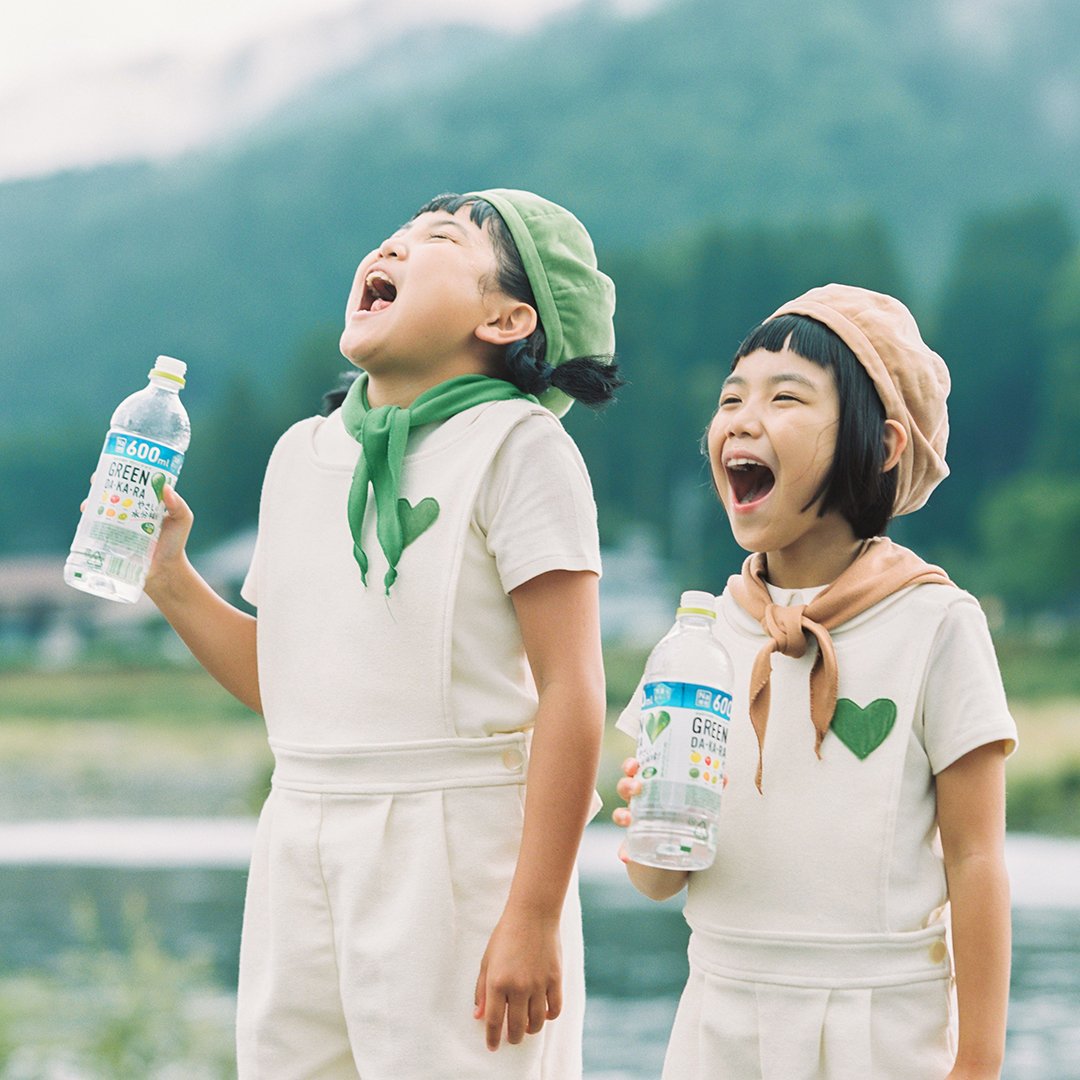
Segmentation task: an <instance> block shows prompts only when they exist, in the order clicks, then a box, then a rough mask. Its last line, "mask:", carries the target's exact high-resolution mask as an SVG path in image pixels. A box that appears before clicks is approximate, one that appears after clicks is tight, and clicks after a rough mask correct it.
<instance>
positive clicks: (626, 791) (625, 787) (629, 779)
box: [615, 776, 641, 802]
mask: <svg viewBox="0 0 1080 1080" xmlns="http://www.w3.org/2000/svg"><path fill="white" fill-rule="evenodd" d="M615 790H616V791H617V792H618V793H619V797H620V798H621V799H622V800H623V802H629V801H630V800H631V799H632V798H633V797H634V796H635V795H640V794H641V781H640V780H638V779H637V777H635V776H624V777H623V778H622V779H621V780H620V781H619V782H618V783H617V784H616V785H615Z"/></svg>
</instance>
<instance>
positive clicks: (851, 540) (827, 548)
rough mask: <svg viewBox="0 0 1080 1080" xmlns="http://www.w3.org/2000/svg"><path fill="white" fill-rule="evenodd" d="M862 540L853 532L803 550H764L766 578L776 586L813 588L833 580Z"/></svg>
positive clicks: (850, 562) (859, 546)
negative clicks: (833, 540) (830, 541)
mask: <svg viewBox="0 0 1080 1080" xmlns="http://www.w3.org/2000/svg"><path fill="white" fill-rule="evenodd" d="M864 542H865V541H863V540H860V539H858V537H856V536H854V535H849V536H848V537H846V538H837V540H836V541H835V542H833V543H827V544H821V545H818V546H817V547H816V548H813V549H810V550H806V549H799V550H794V551H792V550H790V549H787V550H784V551H768V552H766V553H765V580H766V581H768V582H769V584H770V585H775V586H776V587H777V588H778V589H812V588H816V587H818V586H821V585H829V584H831V583H832V582H834V581H835V580H836V579H837V578H838V577H839V576H840V575H841V574H842V573H843V572H844V571H845V570H846V569H847V568H848V567H849V566H850V565H851V564H852V563H853V562H854V561H855V559H856V557H857V556H858V554H859V551H860V549H861V548H862V546H863V543H864Z"/></svg>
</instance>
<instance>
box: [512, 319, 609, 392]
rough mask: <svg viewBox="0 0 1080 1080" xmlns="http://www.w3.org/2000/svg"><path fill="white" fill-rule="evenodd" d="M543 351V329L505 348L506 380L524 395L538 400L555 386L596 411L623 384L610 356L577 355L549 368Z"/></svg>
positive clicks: (544, 344)
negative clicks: (530, 395)
mask: <svg viewBox="0 0 1080 1080" xmlns="http://www.w3.org/2000/svg"><path fill="white" fill-rule="evenodd" d="M546 348H547V340H546V338H545V336H544V330H543V327H537V328H536V330H534V331H533V333H531V334H530V335H529V336H528V337H527V338H522V339H521V340H520V341H514V342H511V343H510V344H509V345H508V346H507V348H506V360H505V362H506V377H507V379H508V380H509V381H510V382H512V383H513V384H514V385H515V386H516V387H517V388H518V389H519V390H524V391H525V393H526V394H533V395H534V396H536V397H539V396H540V395H541V394H542V393H544V391H545V390H549V389H550V388H551V387H553V386H554V387H555V388H556V389H557V390H561V391H562V392H563V393H564V394H566V395H567V396H568V397H572V398H574V400H575V401H580V402H581V403H582V404H583V405H588V406H589V407H590V408H593V409H598V408H602V407H603V406H604V405H607V404H608V403H609V402H611V400H612V399H613V398H614V397H615V391H616V390H618V389H619V387H620V386H622V385H623V379H622V377H621V376H620V375H619V366H618V364H616V363H615V358H614V357H612V356H578V357H575V358H574V359H572V360H566V361H564V362H563V363H561V364H560V365H559V366H558V367H552V366H551V365H550V364H549V363H548V362H547V361H546V360H545V359H544V353H545V351H546Z"/></svg>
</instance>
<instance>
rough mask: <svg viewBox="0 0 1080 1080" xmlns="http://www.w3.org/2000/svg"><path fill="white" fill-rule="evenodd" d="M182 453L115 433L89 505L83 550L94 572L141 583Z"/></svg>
mask: <svg viewBox="0 0 1080 1080" xmlns="http://www.w3.org/2000/svg"><path fill="white" fill-rule="evenodd" d="M183 463H184V455H183V453H182V452H181V451H179V450H175V449H173V448H172V447H171V446H164V445H163V444H162V443H158V442H153V441H152V440H150V439H143V438H141V437H140V436H138V435H132V434H130V433H128V432H126V431H110V432H109V434H108V435H107V436H106V437H105V446H104V447H103V448H102V451H101V457H100V458H99V459H98V465H97V469H96V471H95V473H94V483H93V486H92V487H91V488H90V495H89V496H88V498H87V501H86V511H85V514H84V519H83V520H84V522H85V523H86V526H87V527H86V529H85V532H83V531H82V530H80V532H81V534H82V535H80V537H79V542H80V546H81V547H82V549H83V554H84V556H85V557H86V559H87V562H88V563H89V564H90V566H91V568H93V569H95V570H100V571H102V572H103V573H105V574H108V575H109V576H110V577H116V578H119V579H121V580H123V581H128V582H137V581H141V579H142V576H143V575H144V574H145V572H146V568H147V566H148V565H149V561H150V558H149V557H150V555H151V554H152V552H153V549H154V545H155V544H156V543H157V534H158V531H159V530H160V529H161V522H162V519H163V518H164V516H165V506H164V504H163V503H162V501H161V491H162V488H163V487H164V486H165V485H166V484H175V483H176V479H177V477H178V476H179V475H180V466H181V465H183Z"/></svg>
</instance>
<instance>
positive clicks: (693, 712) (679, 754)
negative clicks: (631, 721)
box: [637, 682, 731, 813]
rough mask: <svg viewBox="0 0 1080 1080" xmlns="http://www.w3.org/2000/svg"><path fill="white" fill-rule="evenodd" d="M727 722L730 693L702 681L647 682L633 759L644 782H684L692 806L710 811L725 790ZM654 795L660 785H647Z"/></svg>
mask: <svg viewBox="0 0 1080 1080" xmlns="http://www.w3.org/2000/svg"><path fill="white" fill-rule="evenodd" d="M730 724H731V695H730V694H729V693H728V692H727V691H726V690H720V689H718V688H717V687H715V686H704V685H702V684H700V683H683V682H651V683H646V684H645V688H644V693H643V696H642V702H641V732H640V734H639V735H638V748H637V757H638V761H639V762H640V765H641V767H640V772H639V775H640V777H641V779H642V780H644V781H649V780H653V779H656V780H666V781H673V782H676V783H679V784H686V785H687V797H688V798H689V799H690V800H691V805H693V806H696V807H700V808H701V809H703V810H711V811H713V812H714V813H715V812H716V811H717V810H718V809H719V807H720V792H721V791H722V790H723V776H724V755H725V753H726V751H727V740H728V728H729V726H730ZM650 786H653V787H654V788H655V790H656V791H657V793H658V795H659V793H660V791H661V785H650V784H648V783H646V784H645V785H644V789H643V791H642V795H643V796H644V797H645V798H646V800H648V793H649V788H650Z"/></svg>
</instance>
